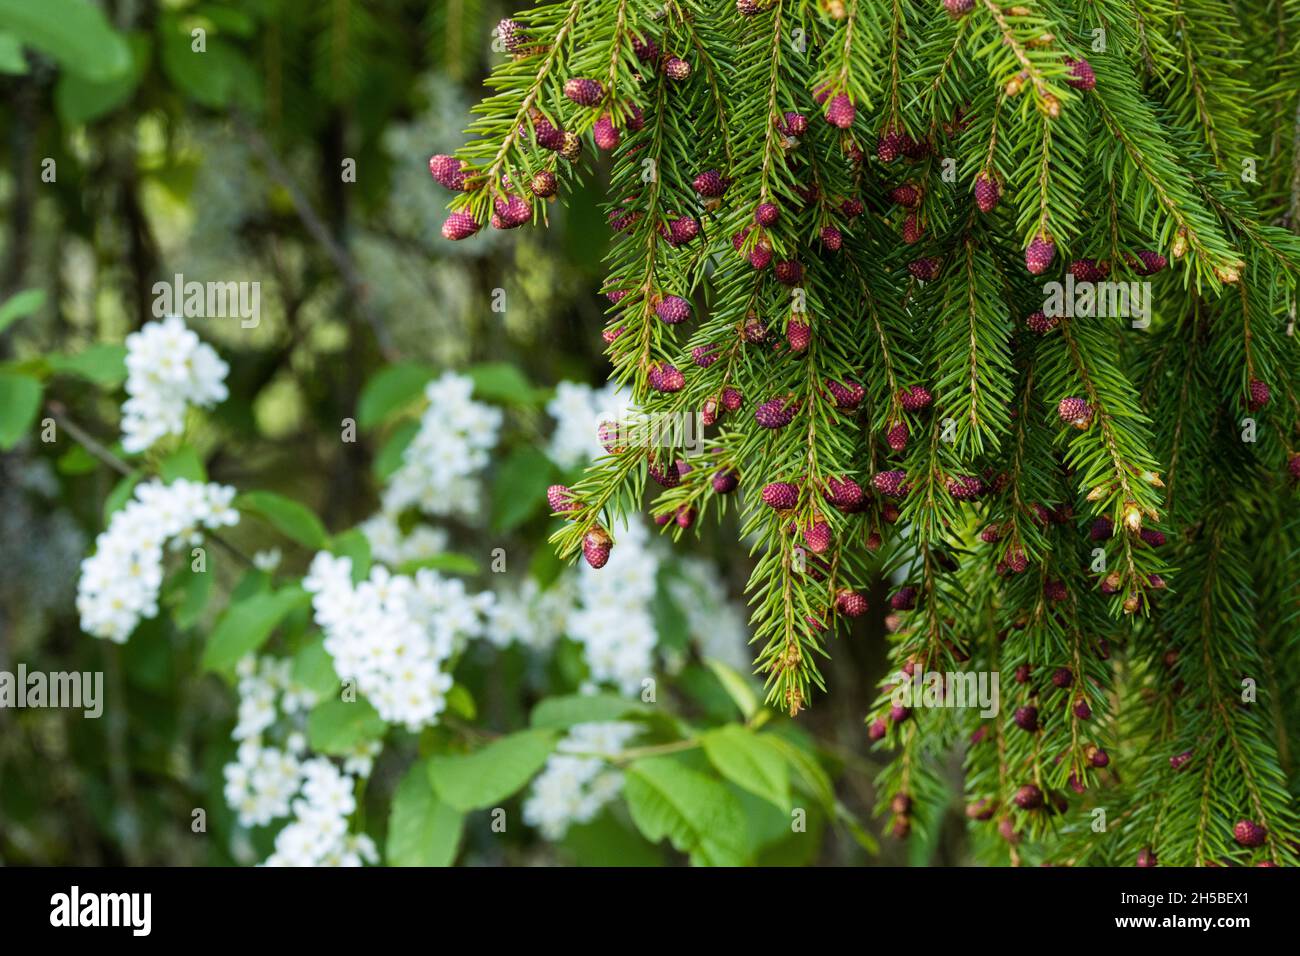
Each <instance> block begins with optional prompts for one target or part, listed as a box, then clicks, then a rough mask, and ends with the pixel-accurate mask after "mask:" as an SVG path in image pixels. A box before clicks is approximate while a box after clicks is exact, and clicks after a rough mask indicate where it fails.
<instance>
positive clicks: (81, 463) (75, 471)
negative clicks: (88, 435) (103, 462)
mask: <svg viewBox="0 0 1300 956" xmlns="http://www.w3.org/2000/svg"><path fill="white" fill-rule="evenodd" d="M54 467H55V468H57V469H58V472H59V474H61V475H88V474H90V473H91V472H92V471H94V470H95V469H96V468H98V467H99V459H98V458H96V457H95V456H94V455H92V454H91V453H90V452H88V451H86V449H84V448H82V447H81V446H80V445H73V446H72V447H71V448H69V449H68V450H67V451H65V452H64V453H63V454H62V455H60V456H59V457H58V459H57V460H56V461H55V463H54Z"/></svg>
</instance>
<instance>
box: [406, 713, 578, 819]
mask: <svg viewBox="0 0 1300 956" xmlns="http://www.w3.org/2000/svg"><path fill="white" fill-rule="evenodd" d="M557 738H558V734H556V732H555V731H553V730H536V729H534V730H521V731H519V732H518V733H513V734H509V735H508V736H505V737H501V738H499V739H497V740H494V741H492V743H490V744H488V745H487V746H486V747H484V748H482V749H481V750H476V751H474V752H473V753H470V754H450V755H445V756H436V757H430V758H429V779H430V780H431V781H432V782H433V787H434V789H435V790H437V791H438V795H439V796H440V797H442V799H443V800H445V801H446V802H447V803H449V804H451V805H452V806H453V807H455V808H456V809H458V810H478V809H481V808H484V807H495V806H497V805H498V804H500V803H501V802H502V801H503V800H505V799H506V798H508V797H509V796H511V795H512V794H513V793H515V792H516V791H517V790H519V789H520V788H522V787H523V786H524V784H526V783H527V782H528V781H529V780H530V779H531V778H532V776H533V774H535V773H537V771H538V770H541V769H542V765H543V764H545V763H546V758H547V757H549V756H550V755H551V750H552V749H554V747H555V742H556V740H557Z"/></svg>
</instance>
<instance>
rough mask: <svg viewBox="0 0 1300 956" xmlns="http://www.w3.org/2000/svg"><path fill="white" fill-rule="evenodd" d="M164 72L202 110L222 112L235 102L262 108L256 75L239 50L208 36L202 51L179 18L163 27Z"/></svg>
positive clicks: (164, 23) (165, 22)
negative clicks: (201, 107)
mask: <svg viewBox="0 0 1300 956" xmlns="http://www.w3.org/2000/svg"><path fill="white" fill-rule="evenodd" d="M160 30H161V31H162V32H161V36H162V40H161V44H160V52H161V54H162V67H163V72H164V73H165V74H166V75H167V77H168V79H170V80H171V81H172V83H173V84H175V86H176V88H177V89H179V90H180V91H181V92H182V93H184V94H185V95H186V96H188V97H189V98H190V99H192V100H194V101H195V102H196V103H199V104H200V105H202V106H207V107H211V108H213V109H221V108H224V107H227V106H229V105H230V104H231V103H232V102H236V103H242V104H244V105H246V106H248V107H250V108H252V109H257V108H260V105H261V104H260V97H259V95H258V94H259V88H258V85H257V74H256V72H255V71H253V69H252V67H251V66H250V65H249V62H248V60H247V59H246V58H245V57H244V55H243V54H242V53H240V51H239V49H238V48H237V47H235V46H233V45H231V44H230V43H227V42H225V41H223V40H221V39H220V38H219V37H216V36H213V35H212V34H208V36H207V39H206V43H205V46H206V48H205V49H204V50H202V51H198V50H195V49H194V48H193V39H192V37H191V35H190V32H189V30H187V29H185V27H184V25H183V24H182V23H181V22H180V20H179V19H177V18H176V17H166V18H164V20H163V23H162V26H161V27H160Z"/></svg>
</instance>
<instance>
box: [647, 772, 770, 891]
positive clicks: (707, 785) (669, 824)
mask: <svg viewBox="0 0 1300 956" xmlns="http://www.w3.org/2000/svg"><path fill="white" fill-rule="evenodd" d="M623 792H624V796H625V797H626V798H627V807H628V811H629V812H630V813H631V814H632V821H633V822H634V823H635V824H636V826H637V829H638V830H640V831H641V834H642V835H643V836H644V837H645V838H646V839H647V840H649V841H650V842H651V843H658V842H659V841H661V840H663V839H665V838H667V839H668V841H669V842H670V843H671V844H672V845H673V847H674V848H675V849H676V850H678V851H680V852H682V853H688V854H690V857H691V861H692V862H694V863H697V864H703V865H706V866H740V865H743V864H744V863H746V862H747V861H748V858H749V856H750V854H749V852H748V850H747V848H746V841H747V835H746V831H745V815H744V811H743V810H742V809H741V807H740V804H739V803H738V802H737V801H736V798H735V797H733V796H732V795H731V793H730V792H728V790H727V788H726V787H724V786H723V785H722V784H721V783H719V782H718V781H717V780H714V779H712V778H711V777H708V776H705V775H704V774H702V773H700V772H698V771H696V770H692V769H690V768H689V767H686V766H685V765H684V764H682V763H680V762H679V761H677V760H674V759H673V758H671V757H646V758H643V759H641V760H637V761H635V762H633V763H632V764H631V765H630V766H629V767H628V768H627V774H626V780H625V783H624V786H623Z"/></svg>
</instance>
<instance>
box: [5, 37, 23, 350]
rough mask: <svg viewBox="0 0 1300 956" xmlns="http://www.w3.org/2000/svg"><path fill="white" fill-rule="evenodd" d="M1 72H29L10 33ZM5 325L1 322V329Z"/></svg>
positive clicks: (10, 73) (17, 43)
mask: <svg viewBox="0 0 1300 956" xmlns="http://www.w3.org/2000/svg"><path fill="white" fill-rule="evenodd" d="M0 73H7V74H9V75H10V76H25V75H26V74H27V59H26V58H25V57H24V56H23V45H22V44H21V43H19V42H18V38H17V37H15V36H10V35H9V34H8V33H0ZM3 328H4V325H3V324H2V323H0V329H3Z"/></svg>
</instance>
